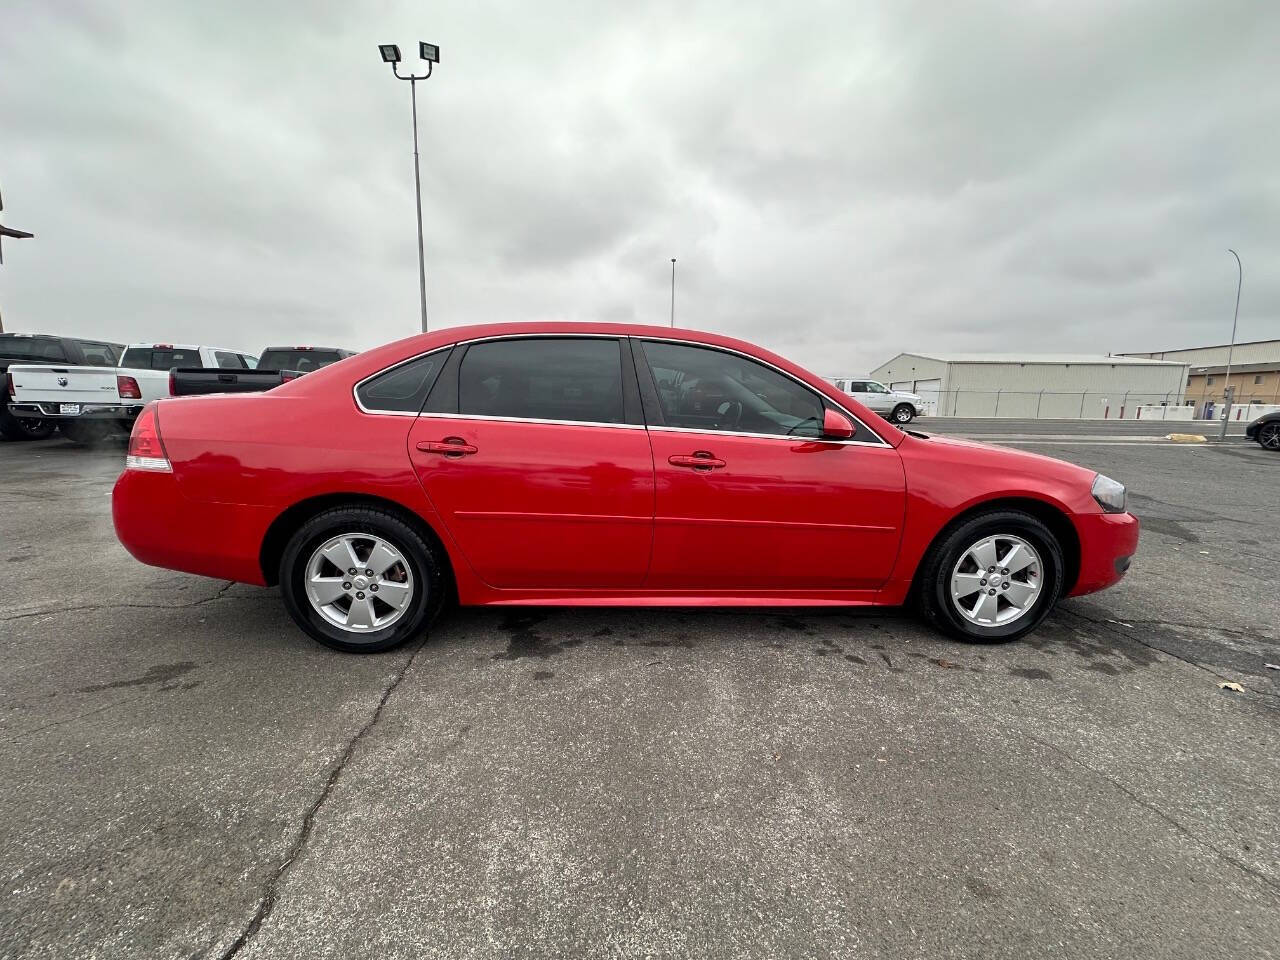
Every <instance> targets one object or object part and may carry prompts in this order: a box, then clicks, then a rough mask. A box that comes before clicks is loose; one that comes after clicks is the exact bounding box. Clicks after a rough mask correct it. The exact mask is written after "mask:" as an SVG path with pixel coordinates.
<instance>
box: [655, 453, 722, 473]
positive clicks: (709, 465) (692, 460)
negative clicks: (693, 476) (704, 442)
mask: <svg viewBox="0 0 1280 960" xmlns="http://www.w3.org/2000/svg"><path fill="white" fill-rule="evenodd" d="M667 463H669V464H671V465H672V466H673V467H690V468H692V469H694V470H719V469H720V468H721V467H723V466H725V462H724V461H723V460H721V459H720V458H718V457H713V456H712V455H711V454H710V453H709V452H708V451H706V450H699V451H698V452H697V453H695V454H694V455H693V456H691V457H681V456H675V457H667Z"/></svg>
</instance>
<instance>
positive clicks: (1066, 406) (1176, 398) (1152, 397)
mask: <svg viewBox="0 0 1280 960" xmlns="http://www.w3.org/2000/svg"><path fill="white" fill-rule="evenodd" d="M922 396H923V398H924V401H925V402H924V403H923V404H922V406H923V407H924V408H925V413H926V415H927V416H932V417H1002V418H1006V417H1007V418H1009V419H1025V420H1138V419H1144V420H1212V419H1214V418H1215V416H1217V417H1221V414H1222V398H1221V397H1205V398H1203V399H1192V400H1187V401H1184V400H1183V398H1182V393H1181V392H1171V393H1136V392H1127V393H1098V392H1091V391H1087V390H1086V391H1081V390H1076V391H1062V390H941V391H933V392H931V393H927V394H922ZM1277 405H1280V392H1277V393H1268V394H1248V393H1246V394H1242V395H1240V396H1238V397H1236V399H1235V400H1234V401H1233V408H1232V412H1231V419H1232V420H1236V419H1238V418H1244V419H1246V420H1247V419H1250V413H1249V410H1250V408H1254V409H1255V410H1256V413H1254V414H1253V415H1254V416H1257V415H1258V414H1261V413H1264V412H1267V411H1268V410H1269V408H1271V407H1274V406H1277ZM1237 410H1239V413H1238V414H1237Z"/></svg>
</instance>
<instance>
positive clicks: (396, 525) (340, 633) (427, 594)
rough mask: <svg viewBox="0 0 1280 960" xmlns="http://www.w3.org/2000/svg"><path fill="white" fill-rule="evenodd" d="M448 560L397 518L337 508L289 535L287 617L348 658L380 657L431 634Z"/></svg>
mask: <svg viewBox="0 0 1280 960" xmlns="http://www.w3.org/2000/svg"><path fill="white" fill-rule="evenodd" d="M446 563H447V560H446V559H445V558H444V557H443V556H441V555H440V554H439V549H438V548H437V547H436V546H434V545H433V544H431V543H429V542H428V541H427V540H426V539H425V538H424V537H423V536H422V534H421V533H420V532H419V531H418V530H416V529H414V528H413V527H412V526H410V525H409V524H407V523H405V522H404V521H403V520H402V519H401V518H400V517H398V516H396V515H395V514H394V513H391V512H389V511H386V510H380V509H377V508H371V507H338V508H335V509H332V510H326V511H325V512H324V513H321V514H319V515H318V516H316V517H313V518H312V519H310V520H308V521H307V522H306V523H304V524H303V525H302V526H301V527H300V528H299V529H298V530H297V531H296V532H295V533H294V535H293V536H292V537H291V538H290V540H289V543H288V545H287V546H286V547H285V550H284V554H283V556H282V557H281V560H280V590H281V593H282V594H283V595H284V603H285V607H286V608H287V609H288V611H289V613H290V615H291V616H292V617H293V619H294V620H295V621H296V622H297V624H298V626H300V627H301V628H302V629H303V630H305V631H306V632H307V633H308V634H310V635H311V636H312V637H313V638H314V639H316V640H318V641H320V642H321V643H323V644H324V645H325V646H327V647H333V648H334V649H335V650H342V651H345V652H348V653H375V652H377V651H380V650H390V649H391V648H392V647H395V646H398V645H400V644H402V643H404V642H405V641H406V640H408V639H410V638H411V637H415V636H420V635H421V634H422V632H423V630H425V629H426V627H427V625H428V624H429V623H430V622H431V620H432V619H433V618H434V617H435V615H436V613H437V612H439V610H440V607H441V605H442V603H443V601H444V594H445V583H446V578H445V564H446Z"/></svg>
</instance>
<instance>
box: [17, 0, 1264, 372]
mask: <svg viewBox="0 0 1280 960" xmlns="http://www.w3.org/2000/svg"><path fill="white" fill-rule="evenodd" d="M4 22H5V29H4V31H3V32H2V33H0V136H2V137H3V148H4V149H3V151H2V152H0V163H2V164H3V166H0V183H3V185H4V188H5V192H6V200H7V202H8V208H9V209H8V210H7V211H6V215H7V218H8V219H9V220H10V221H12V223H14V224H16V225H19V226H22V227H23V228H25V229H30V230H34V231H35V232H36V233H37V239H36V240H34V241H27V242H25V243H24V244H21V245H19V244H13V245H12V252H11V256H10V257H9V258H8V261H7V263H6V265H5V267H3V268H0V284H3V286H0V303H2V305H3V308H4V311H5V317H6V321H7V322H8V324H9V325H10V326H11V327H21V328H24V329H47V330H50V331H57V332H67V333H84V334H94V335H103V336H112V337H115V338H118V339H122V340H132V339H175V340H194V341H202V342H204V341H217V342H221V343H225V344H227V345H231V346H239V347H244V348H247V349H255V350H256V349H259V348H261V347H262V346H263V345H265V344H266V343H268V342H275V341H282V340H283V341H305V340H314V341H325V342H338V343H342V344H349V345H352V346H355V347H366V346H370V345H373V344H375V343H378V342H382V341H385V340H389V339H393V338H395V337H398V336H401V335H403V334H405V333H409V332H412V331H413V330H414V329H415V328H416V325H417V290H416V281H417V277H416V249H415V243H416V240H415V236H414V218H413V207H412V203H413V193H412V185H413V179H412V166H411V162H412V157H411V147H410V141H409V133H410V129H409V96H408V94H409V91H408V87H407V84H401V83H397V82H395V81H393V80H392V79H391V78H390V77H389V76H388V74H387V71H386V69H385V68H384V67H383V65H382V64H381V63H380V62H379V61H378V58H377V54H376V50H375V45H376V44H377V43H378V42H380V41H397V42H399V43H401V45H402V46H403V47H404V48H405V49H406V50H408V49H410V48H411V46H412V44H413V42H414V41H416V40H417V39H419V36H421V39H427V40H432V41H434V42H438V43H440V44H441V47H442V50H443V60H444V62H443V63H442V64H441V66H440V68H439V70H438V73H437V75H436V76H435V77H433V78H432V79H431V80H430V81H429V82H427V83H426V84H425V85H422V86H420V88H419V94H420V97H419V109H420V113H421V119H422V131H423V139H422V149H423V188H424V197H425V206H426V209H425V211H424V213H425V220H426V225H427V231H428V234H427V258H428V268H427V269H428V299H429V306H430V309H431V314H432V321H433V323H434V324H441V325H453V324H460V323H470V322H481V321H490V320H526V319H528V320H533V319H546V318H566V319H574V320H589V319H607V320H638V321H643V322H655V323H664V322H666V319H667V317H668V310H669V301H668V293H669V280H670V258H671V257H672V256H674V257H677V258H678V259H679V265H678V271H679V283H678V296H677V321H678V322H680V323H682V324H686V325H689V326H698V327H705V328H710V329H716V330H721V331H724V332H727V333H730V334H733V335H736V336H741V337H744V338H746V339H752V340H756V341H759V342H762V343H764V344H766V345H768V346H770V347H772V348H774V349H777V350H779V351H780V352H783V353H788V354H791V355H793V356H795V357H796V358H797V359H799V360H801V361H802V362H806V363H808V364H809V365H811V366H814V367H815V368H818V369H820V370H822V371H824V372H825V371H834V370H837V369H838V370H858V369H863V368H869V367H872V366H874V365H875V364H877V363H879V362H880V361H882V360H883V359H885V358H887V357H888V356H890V355H892V354H893V353H894V352H896V351H898V350H901V349H920V348H922V347H926V346H927V347H932V348H949V349H953V350H970V351H976V350H1004V351H1009V350H1020V349H1027V350H1036V351H1045V350H1063V351H1108V350H1111V351H1120V350H1138V349H1156V348H1162V347H1172V346H1181V345H1187V344H1194V343H1198V342H1211V341H1218V340H1221V339H1222V338H1223V336H1224V334H1225V332H1226V330H1227V324H1229V317H1230V310H1231V306H1232V303H1233V299H1234V269H1235V265H1234V261H1232V260H1231V259H1230V257H1229V256H1228V255H1227V254H1226V253H1225V247H1227V246H1235V247H1236V248H1237V249H1239V250H1240V251H1241V253H1242V255H1243V256H1244V258H1245V264H1246V285H1245V296H1244V300H1243V302H1242V304H1241V324H1240V326H1241V337H1242V338H1262V337H1270V336H1277V335H1280V325H1278V324H1277V321H1276V316H1277V313H1276V310H1275V309H1274V308H1275V306H1276V303H1277V299H1278V298H1280V280H1277V279H1276V277H1275V273H1274V271H1272V269H1271V264H1273V263H1275V262H1276V261H1277V254H1278V253H1280V249H1278V247H1280V242H1278V240H1277V236H1276V230H1275V226H1274V225H1275V224H1276V223H1277V222H1278V217H1277V214H1280V209H1278V207H1280V178H1277V175H1276V173H1275V169H1276V164H1275V157H1276V156H1277V155H1278V151H1277V147H1280V134H1278V133H1277V125H1276V123H1275V118H1276V116H1277V115H1278V112H1280V111H1278V108H1280V85H1278V84H1277V82H1276V80H1275V78H1274V74H1275V70H1274V51H1275V49H1277V48H1278V47H1280V44H1278V43H1277V41H1280V8H1276V7H1275V5H1270V4H1258V3H1247V2H1227V3H1215V4H1202V3H1192V2H1163V0H1147V2H1133V3H1124V4H1116V3H1113V2H1102V0H1082V2H1080V3H1071V4H1058V3H1047V2H1043V3H1042V2H1024V3H1002V4H995V3H966V4H952V3H943V2H929V3H924V2H901V0H899V2H884V3H881V4H875V5H870V4H848V3H836V2H831V3H811V4H796V3H792V4H785V5H784V4H775V5H767V6H766V5H743V4H731V3H718V4H692V5H691V4H677V3H655V4H644V3H639V4H628V5H625V6H622V5H605V4H583V3H576V2H562V3H546V4H537V5H529V4H521V3H515V2H510V3H468V4H461V3H458V4H450V5H441V4H436V5H432V6H430V7H423V6H422V5H421V4H412V3H408V2H401V3H390V4H388V3H358V2H357V3H339V2H325V3H307V4H297V5H295V6H292V7H287V6H282V5H280V4H264V3H249V2H243V0H235V2H224V3H218V4H173V3H159V2H156V3H152V2H145V3H144V2H124V0H118V2H115V3H111V2H105V0H99V2H83V3H69V2H57V0H50V2H46V3H35V2H29V3H21V2H20V3H19V5H17V6H14V7H12V8H10V9H7V10H6V12H5V15H4ZM6 252H10V251H6Z"/></svg>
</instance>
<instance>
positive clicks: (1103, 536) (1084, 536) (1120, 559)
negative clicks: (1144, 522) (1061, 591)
mask: <svg viewBox="0 0 1280 960" xmlns="http://www.w3.org/2000/svg"><path fill="white" fill-rule="evenodd" d="M1072 520H1073V521H1074V523H1075V527H1076V533H1077V534H1079V536H1080V575H1079V576H1078V577H1077V578H1076V584H1075V586H1074V587H1072V588H1071V592H1070V593H1069V594H1068V596H1072V597H1078V596H1080V595H1081V594H1085V593H1093V592H1095V591H1097V590H1105V589H1106V588H1107V587H1109V586H1111V585H1112V584H1114V583H1116V582H1117V581H1119V580H1120V578H1121V577H1123V576H1124V575H1125V573H1127V572H1128V570H1129V564H1130V563H1131V562H1132V560H1133V555H1134V554H1135V553H1136V552H1137V550H1138V530H1139V524H1138V518H1137V517H1135V516H1134V515H1133V514H1131V513H1091V514H1076V515H1075V516H1074V517H1073V518H1072Z"/></svg>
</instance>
